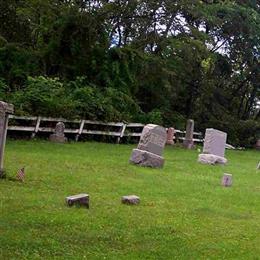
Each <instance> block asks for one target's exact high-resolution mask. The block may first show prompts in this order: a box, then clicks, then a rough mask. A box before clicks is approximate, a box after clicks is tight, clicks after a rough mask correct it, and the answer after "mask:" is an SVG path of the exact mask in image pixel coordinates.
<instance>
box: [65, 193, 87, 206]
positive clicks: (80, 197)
mask: <svg viewBox="0 0 260 260" xmlns="http://www.w3.org/2000/svg"><path fill="white" fill-rule="evenodd" d="M66 203H67V205H68V206H69V207H71V206H73V205H77V206H84V207H86V208H89V195H88V194H77V195H72V196H69V197H66Z"/></svg>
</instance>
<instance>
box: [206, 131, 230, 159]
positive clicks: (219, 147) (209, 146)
mask: <svg viewBox="0 0 260 260" xmlns="http://www.w3.org/2000/svg"><path fill="white" fill-rule="evenodd" d="M226 140H227V134H226V133H224V132H222V131H219V130H216V129H213V128H207V129H206V134H205V140H204V145H203V153H207V154H214V155H217V156H220V157H225V146H226Z"/></svg>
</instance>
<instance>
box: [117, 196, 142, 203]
mask: <svg viewBox="0 0 260 260" xmlns="http://www.w3.org/2000/svg"><path fill="white" fill-rule="evenodd" d="M121 201H122V203H123V204H129V205H137V204H139V203H140V198H139V197H138V196H136V195H128V196H123V197H122V199H121Z"/></svg>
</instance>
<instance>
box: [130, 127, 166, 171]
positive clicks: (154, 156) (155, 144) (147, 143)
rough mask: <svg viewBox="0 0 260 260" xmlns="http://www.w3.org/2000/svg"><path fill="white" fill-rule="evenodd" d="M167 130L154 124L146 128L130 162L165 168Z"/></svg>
mask: <svg viewBox="0 0 260 260" xmlns="http://www.w3.org/2000/svg"><path fill="white" fill-rule="evenodd" d="M166 138H167V134H166V129H165V128H163V127H161V126H158V125H153V124H148V125H146V126H145V127H144V129H143V131H142V135H141V138H140V141H139V144H138V146H137V149H133V151H132V155H131V158H130V162H131V163H134V164H138V165H141V166H148V167H154V168H158V167H163V164H164V158H163V157H162V152H163V149H164V146H165V143H166Z"/></svg>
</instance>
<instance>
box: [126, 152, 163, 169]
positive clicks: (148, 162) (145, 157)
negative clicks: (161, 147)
mask: <svg viewBox="0 0 260 260" xmlns="http://www.w3.org/2000/svg"><path fill="white" fill-rule="evenodd" d="M130 163H133V164H138V165H140V166H144V167H153V168H162V167H163V164H164V158H163V157H161V156H159V155H156V154H153V153H150V152H147V151H144V150H140V149H133V151H132V155H131V158H130Z"/></svg>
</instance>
